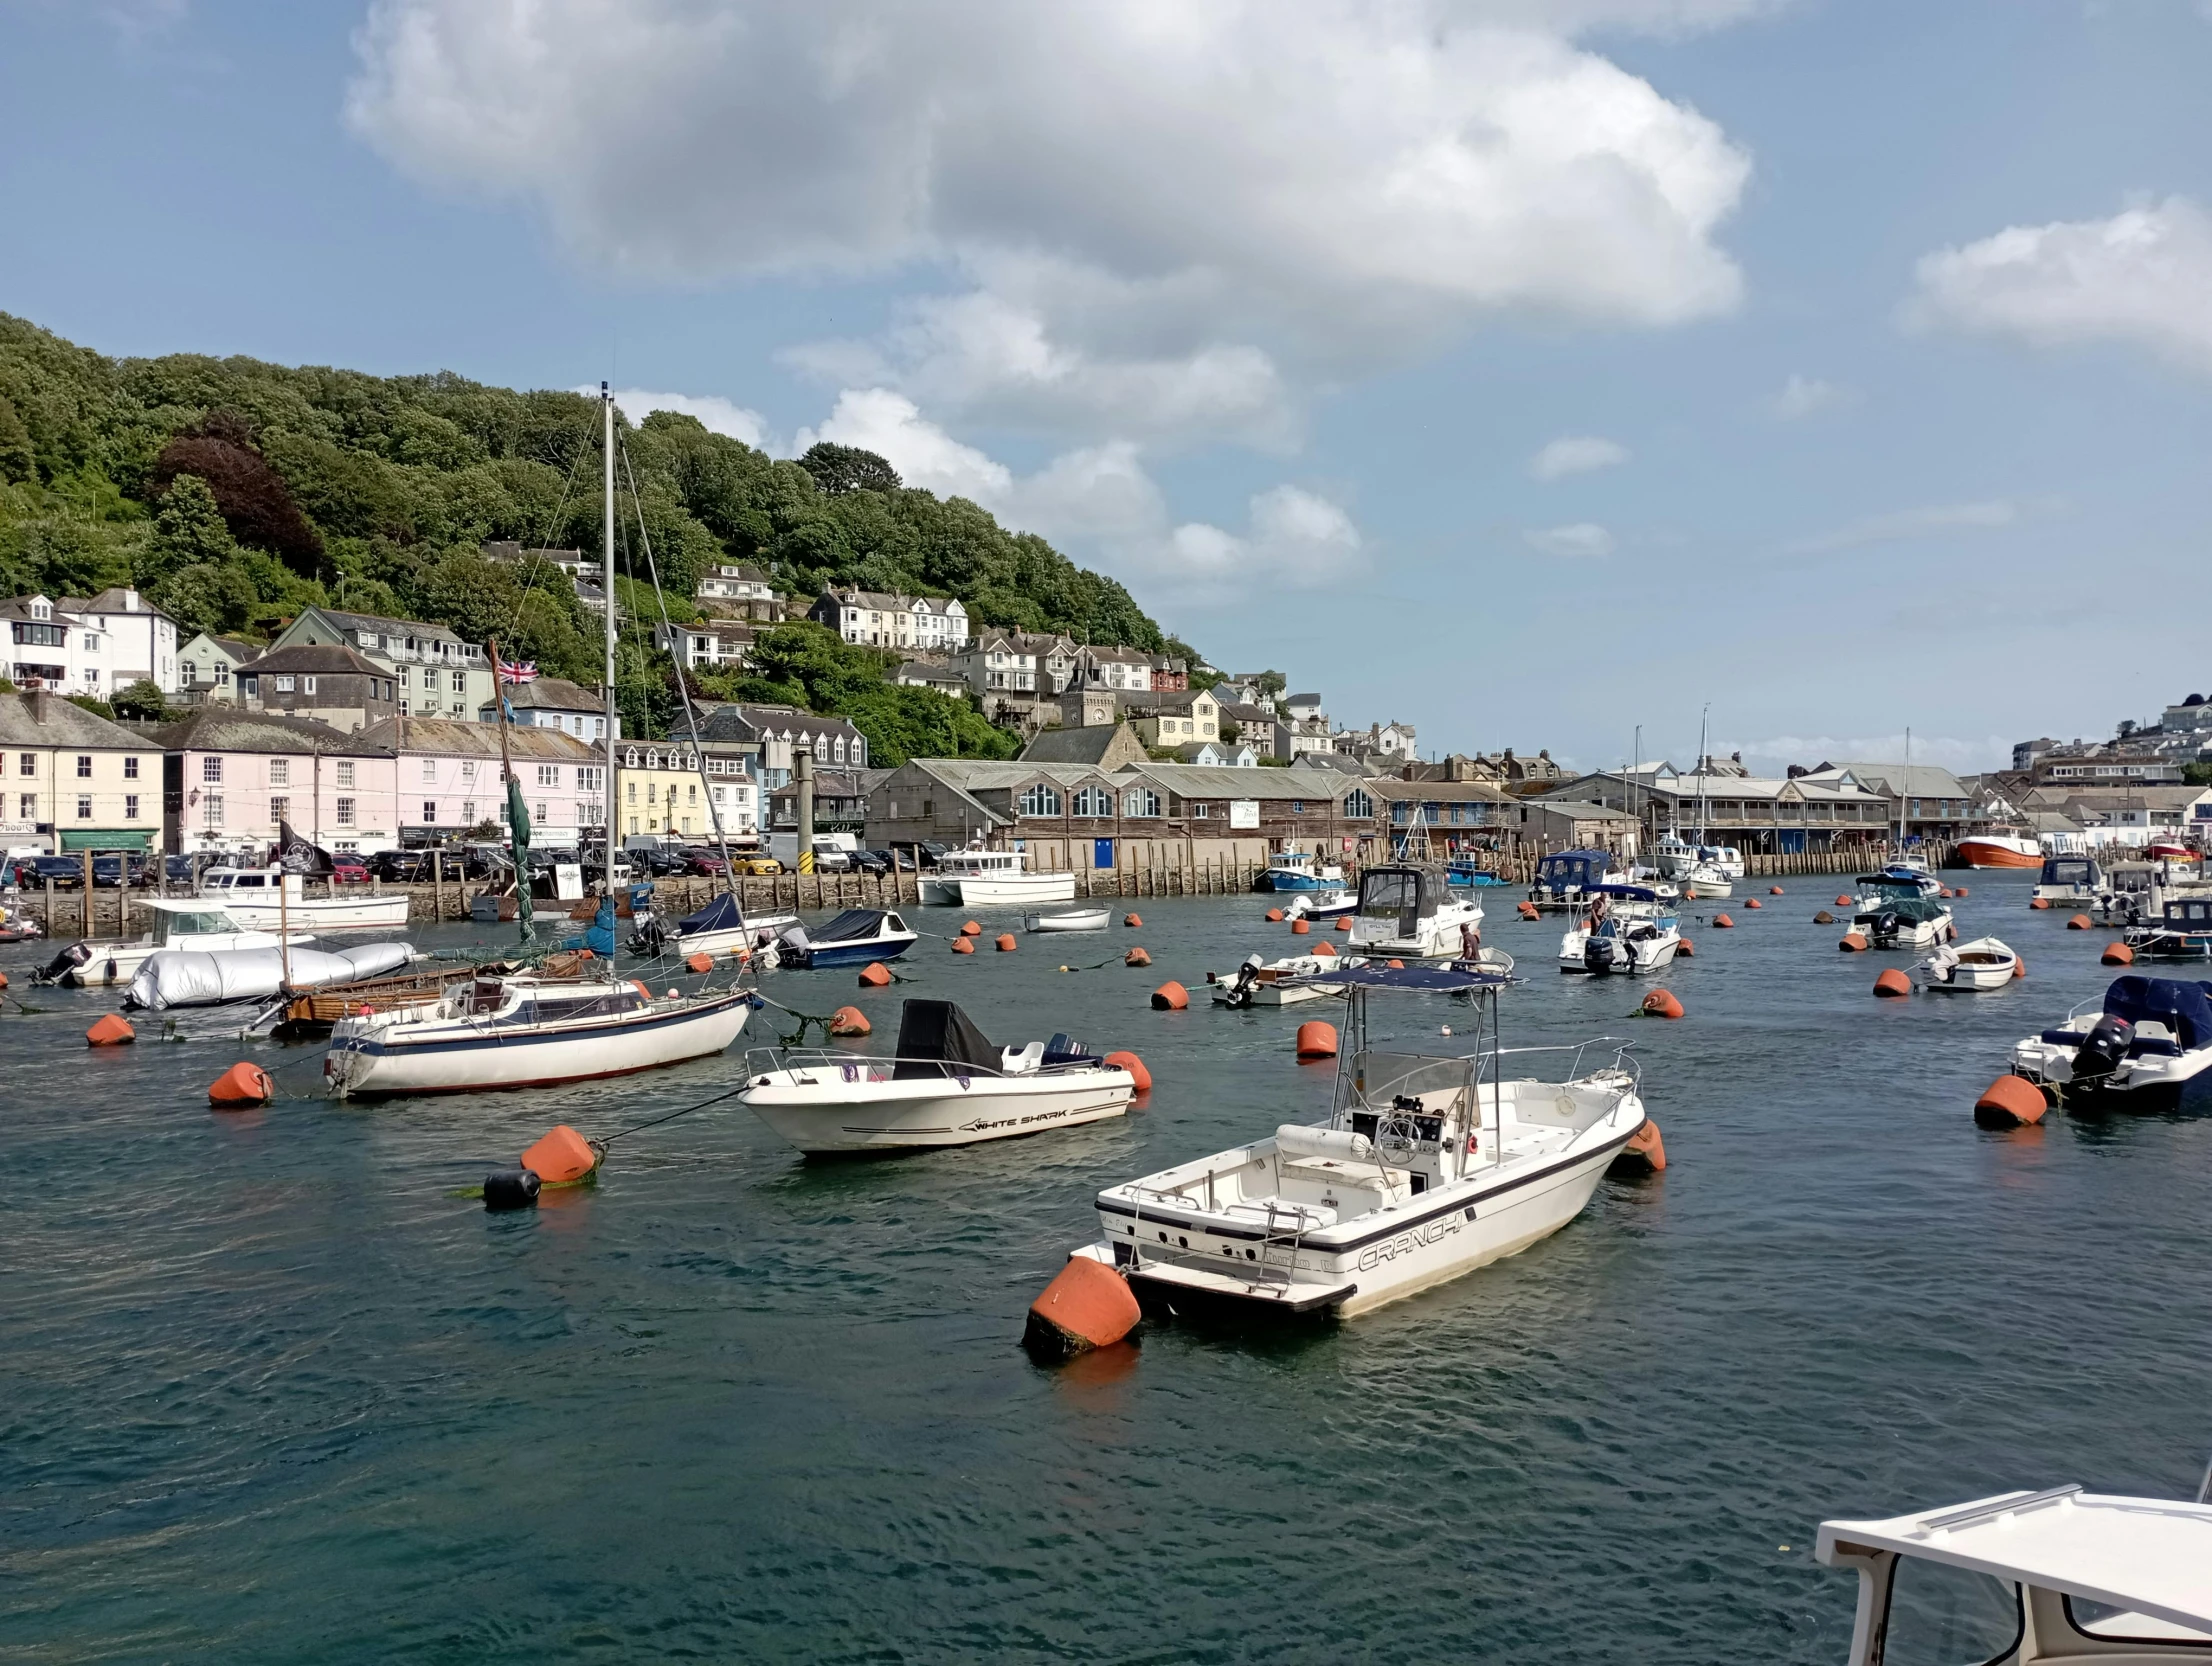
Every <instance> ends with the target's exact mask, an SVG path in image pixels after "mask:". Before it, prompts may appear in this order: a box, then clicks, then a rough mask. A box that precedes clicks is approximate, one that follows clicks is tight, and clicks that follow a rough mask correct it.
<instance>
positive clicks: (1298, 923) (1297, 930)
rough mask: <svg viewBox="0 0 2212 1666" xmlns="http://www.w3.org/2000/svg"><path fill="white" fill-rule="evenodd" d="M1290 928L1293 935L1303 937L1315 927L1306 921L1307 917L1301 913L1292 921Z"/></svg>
mask: <svg viewBox="0 0 2212 1666" xmlns="http://www.w3.org/2000/svg"><path fill="white" fill-rule="evenodd" d="M1290 930H1291V935H1292V936H1294V937H1303V936H1305V935H1306V934H1307V933H1308V932H1310V931H1312V930H1313V927H1312V926H1310V925H1308V924H1307V923H1306V917H1305V916H1304V915H1303V914H1301V915H1299V916H1298V918H1297V919H1295V920H1293V921H1291V922H1290Z"/></svg>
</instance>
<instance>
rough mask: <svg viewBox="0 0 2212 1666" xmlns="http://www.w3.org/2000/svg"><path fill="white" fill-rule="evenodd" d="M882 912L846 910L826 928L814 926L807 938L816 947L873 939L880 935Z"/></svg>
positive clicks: (871, 909)
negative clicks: (859, 939)
mask: <svg viewBox="0 0 2212 1666" xmlns="http://www.w3.org/2000/svg"><path fill="white" fill-rule="evenodd" d="M882 931H883V910H882V909H880V908H848V909H846V910H845V912H844V913H842V914H840V915H838V916H837V918H836V919H834V920H832V921H830V923H829V924H828V925H826V926H816V927H815V928H814V930H813V931H811V932H809V933H808V934H807V935H808V937H809V938H810V939H811V940H812V941H813V942H814V943H815V944H816V945H817V946H819V945H820V944H823V943H849V942H851V941H852V940H853V939H854V938H856V937H859V938H873V937H877V936H879V935H881V934H882Z"/></svg>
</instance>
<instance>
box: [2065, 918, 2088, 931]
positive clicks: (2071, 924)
mask: <svg viewBox="0 0 2212 1666" xmlns="http://www.w3.org/2000/svg"><path fill="white" fill-rule="evenodd" d="M2066 929H2067V930H2068V931H2087V930H2088V929H2089V916H2088V915H2086V914H2076V915H2075V916H2074V917H2073V918H2072V919H2070V920H2068V921H2067V922H2066Z"/></svg>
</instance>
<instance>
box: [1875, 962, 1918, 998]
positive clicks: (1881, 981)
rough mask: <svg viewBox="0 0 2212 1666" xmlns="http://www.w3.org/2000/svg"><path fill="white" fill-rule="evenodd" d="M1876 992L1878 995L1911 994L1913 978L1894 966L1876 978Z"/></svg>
mask: <svg viewBox="0 0 2212 1666" xmlns="http://www.w3.org/2000/svg"><path fill="white" fill-rule="evenodd" d="M1874 993H1875V994H1877V995H1910V994H1911V993H1912V979H1910V978H1908V977H1906V976H1905V974H1904V973H1902V972H1900V971H1899V970H1898V969H1897V968H1896V967H1894V966H1892V967H1891V968H1890V969H1889V970H1888V971H1886V972H1884V973H1883V974H1882V975H1881V976H1880V977H1878V978H1876V979H1875V980H1874Z"/></svg>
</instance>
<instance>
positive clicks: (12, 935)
mask: <svg viewBox="0 0 2212 1666" xmlns="http://www.w3.org/2000/svg"><path fill="white" fill-rule="evenodd" d="M45 935H46V928H45V926H43V925H41V924H40V923H39V919H38V916H37V915H35V914H33V913H32V912H31V911H30V910H29V909H27V908H23V907H20V906H17V905H12V904H9V903H0V943H31V942H36V941H37V940H38V939H39V938H41V937H44V936H45Z"/></svg>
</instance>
